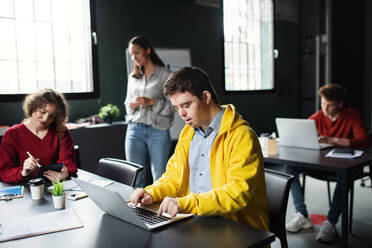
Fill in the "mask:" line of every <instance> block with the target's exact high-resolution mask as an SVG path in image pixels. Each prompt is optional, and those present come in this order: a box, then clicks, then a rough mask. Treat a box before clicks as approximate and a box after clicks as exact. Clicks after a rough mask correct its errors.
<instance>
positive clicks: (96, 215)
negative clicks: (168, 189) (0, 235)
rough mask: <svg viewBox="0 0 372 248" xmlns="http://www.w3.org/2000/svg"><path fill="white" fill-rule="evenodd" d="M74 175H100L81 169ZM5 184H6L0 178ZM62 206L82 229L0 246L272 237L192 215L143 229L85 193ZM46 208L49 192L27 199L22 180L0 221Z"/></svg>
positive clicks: (202, 243)
mask: <svg viewBox="0 0 372 248" xmlns="http://www.w3.org/2000/svg"><path fill="white" fill-rule="evenodd" d="M78 175H79V176H80V177H84V178H87V177H88V178H90V179H104V178H102V177H100V176H98V175H95V174H92V173H89V172H86V171H83V170H79V172H78ZM4 186H8V184H6V183H0V187H4ZM106 188H109V189H112V190H116V191H118V192H119V193H120V195H121V196H122V197H123V198H124V199H129V196H130V194H131V192H132V190H133V189H132V188H131V187H129V186H127V185H124V184H120V183H117V182H115V183H113V184H110V185H108V186H107V187H106ZM66 208H74V209H75V210H76V212H77V213H78V215H79V217H80V218H81V220H82V221H83V223H84V227H83V228H78V229H73V230H67V231H62V232H56V233H50V234H45V235H40V236H34V237H29V238H23V239H19V240H12V241H7V242H3V243H0V247H17V248H18V247H19V248H21V247H25V248H26V247H27V248H28V247H53V248H55V247H89V248H92V247H187V248H189V247H264V246H267V245H268V244H270V243H271V242H273V241H274V240H275V236H274V234H272V233H269V232H266V231H262V230H258V229H255V228H252V227H250V226H248V225H246V224H241V223H237V222H233V221H230V220H227V219H224V218H221V217H196V216H195V217H191V218H188V219H185V220H182V221H180V222H177V223H173V224H171V225H169V226H167V227H164V228H161V229H159V230H155V231H153V232H148V231H146V230H143V229H141V228H139V227H136V226H134V225H131V224H129V223H126V222H124V221H122V220H120V219H117V218H115V217H112V216H111V215H108V214H105V213H104V212H103V211H102V210H101V209H100V208H98V206H96V205H95V203H93V201H92V200H91V199H90V198H84V199H80V200H77V201H70V200H66ZM50 211H55V210H54V206H53V200H52V197H51V194H49V193H46V194H45V196H44V198H43V199H41V200H32V199H31V195H30V191H29V187H28V186H27V185H26V186H25V194H24V197H23V198H19V199H13V200H11V201H0V223H1V219H3V218H9V216H12V215H13V216H18V217H22V216H24V217H26V216H32V215H35V214H40V213H45V212H50Z"/></svg>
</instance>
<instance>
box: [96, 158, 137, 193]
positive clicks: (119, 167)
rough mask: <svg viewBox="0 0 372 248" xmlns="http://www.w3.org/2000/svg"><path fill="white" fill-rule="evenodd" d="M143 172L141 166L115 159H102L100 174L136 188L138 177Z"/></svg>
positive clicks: (99, 168)
mask: <svg viewBox="0 0 372 248" xmlns="http://www.w3.org/2000/svg"><path fill="white" fill-rule="evenodd" d="M142 170H143V167H142V166H141V165H138V164H135V163H131V162H129V161H125V160H121V159H115V158H101V159H100V160H99V161H98V174H99V175H101V176H103V177H106V178H109V179H111V180H114V181H117V182H120V183H124V184H127V185H129V186H132V187H134V185H135V183H136V179H137V175H138V173H139V172H140V171H142Z"/></svg>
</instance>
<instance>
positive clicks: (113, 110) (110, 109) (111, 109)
mask: <svg viewBox="0 0 372 248" xmlns="http://www.w3.org/2000/svg"><path fill="white" fill-rule="evenodd" d="M98 116H99V117H100V118H102V119H105V118H107V117H112V118H118V117H119V116H120V110H119V108H118V106H116V105H114V104H111V103H109V104H107V105H105V106H103V107H101V108H100V109H99V113H98Z"/></svg>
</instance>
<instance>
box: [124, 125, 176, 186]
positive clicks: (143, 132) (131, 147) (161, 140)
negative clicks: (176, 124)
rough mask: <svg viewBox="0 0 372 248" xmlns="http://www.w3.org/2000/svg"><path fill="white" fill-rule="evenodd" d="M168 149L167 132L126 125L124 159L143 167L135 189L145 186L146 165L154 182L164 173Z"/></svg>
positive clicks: (168, 136) (148, 126)
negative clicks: (149, 167)
mask: <svg viewBox="0 0 372 248" xmlns="http://www.w3.org/2000/svg"><path fill="white" fill-rule="evenodd" d="M170 149H171V140H170V134H169V130H167V131H163V130H159V129H156V128H153V127H152V126H150V125H145V124H142V123H132V122H131V123H129V124H128V127H127V133H126V136H125V155H126V159H127V160H128V161H130V162H133V163H137V164H139V165H142V166H143V167H144V168H143V171H141V172H140V173H139V174H138V176H137V180H136V185H135V186H136V187H145V186H146V174H147V169H148V168H147V167H148V165H150V166H151V175H152V178H153V180H154V181H155V180H156V179H158V178H159V177H160V176H161V175H162V174H163V173H164V171H165V168H166V165H167V162H168V159H169V152H170ZM148 158H150V163H149V162H148V161H147V159H148Z"/></svg>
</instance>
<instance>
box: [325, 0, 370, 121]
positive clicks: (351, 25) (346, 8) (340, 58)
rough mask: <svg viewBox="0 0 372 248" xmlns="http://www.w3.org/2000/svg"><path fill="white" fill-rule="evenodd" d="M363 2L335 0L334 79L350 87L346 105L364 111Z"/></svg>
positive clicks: (333, 35) (333, 34)
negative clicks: (351, 2)
mask: <svg viewBox="0 0 372 248" xmlns="http://www.w3.org/2000/svg"><path fill="white" fill-rule="evenodd" d="M364 4H365V3H364V1H354V2H353V4H350V2H349V1H346V0H345V1H333V24H332V26H333V32H332V39H333V49H332V55H333V56H332V81H334V82H336V83H339V84H341V85H343V86H344V87H345V88H346V89H347V99H346V101H345V105H346V106H351V107H354V108H356V109H358V110H359V111H360V112H361V113H362V114H363V113H364V112H365V111H364V107H365V106H364V39H365V36H364Z"/></svg>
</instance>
